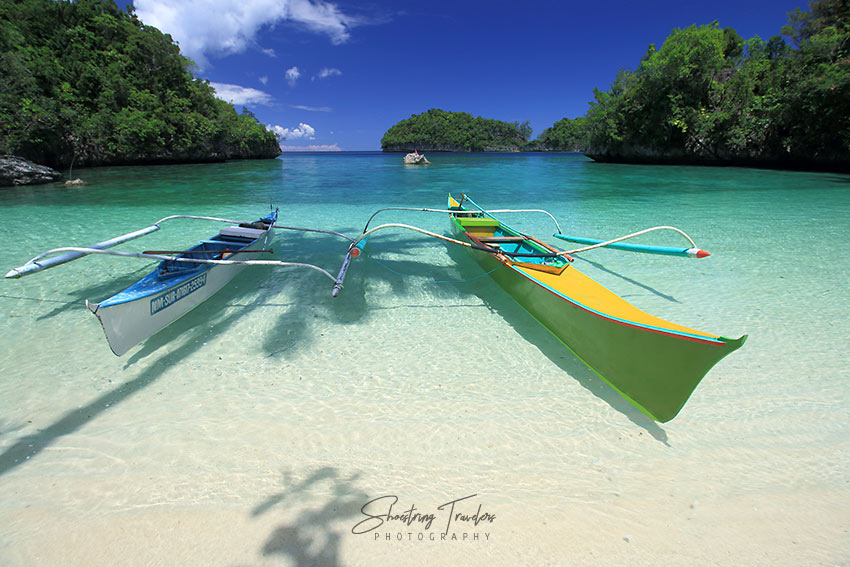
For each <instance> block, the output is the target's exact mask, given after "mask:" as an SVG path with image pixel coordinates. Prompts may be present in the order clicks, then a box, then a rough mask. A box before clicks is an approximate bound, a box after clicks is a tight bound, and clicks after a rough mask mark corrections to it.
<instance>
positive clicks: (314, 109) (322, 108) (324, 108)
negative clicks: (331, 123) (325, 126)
mask: <svg viewBox="0 0 850 567" xmlns="http://www.w3.org/2000/svg"><path fill="white" fill-rule="evenodd" d="M290 106H291V107H292V108H297V109H298V110H306V111H307V112H333V111H334V109H333V108H331V107H330V106H304V105H302V104H291V105H290Z"/></svg>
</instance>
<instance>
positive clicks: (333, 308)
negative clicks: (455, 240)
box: [0, 153, 850, 565]
mask: <svg viewBox="0 0 850 567" xmlns="http://www.w3.org/2000/svg"><path fill="white" fill-rule="evenodd" d="M429 159H431V160H432V162H433V163H432V165H430V166H426V167H405V166H403V165H402V164H401V156H399V155H383V154H372V153H367V154H323V155H309V154H288V155H286V156H284V157H283V158H282V159H278V160H271V161H256V162H232V163H225V164H212V165H209V164H208V165H186V166H158V167H126V168H103V169H89V170H78V171H75V177H76V176H80V177H83V178H84V179H86V180H87V181H88V182H89V185H88V186H87V187H83V188H73V189H66V188H64V187H61V186H59V185H47V186H35V187H27V188H4V189H3V190H2V191H0V242H2V245H3V250H4V251H5V252H4V254H3V255H2V257H3V264H4V269H3V271H4V273H5V271H7V270H8V269H11V268H13V267H15V266H19V265H21V264H23V263H24V262H26V261H27V260H28V259H30V258H31V257H33V256H35V255H36V254H37V253H39V252H41V251H43V250H46V249H48V248H52V247H57V246H68V245H83V244H89V243H94V242H99V241H101V240H105V239H107V238H110V237H113V236H115V235H118V234H122V233H125V232H129V231H131V230H135V229H138V228H142V227H144V226H148V225H149V224H151V223H152V222H154V221H156V220H158V219H160V218H162V217H165V216H168V215H171V214H178V213H179V214H197V215H209V216H219V217H226V218H237V219H245V220H251V219H254V218H257V217H258V216H260V215H261V214H264V213H265V212H266V211H267V210H268V209H269V205H270V204H274V205H275V206H279V207H281V215H280V222H281V223H282V224H288V225H295V226H311V227H319V228H327V229H332V230H337V231H341V232H345V233H349V234H352V235H354V234H356V233H359V232H360V231H361V230H362V229H363V226H364V224H365V222H366V220H367V219H368V218H369V216H370V215H371V214H372V213H373V212H374V211H375V210H377V209H378V208H381V207H387V206H412V207H422V208H426V207H428V208H430V207H434V208H441V207H443V206H444V205H445V201H446V194H447V193H449V192H452V193H459V192H467V193H469V194H470V196H472V197H473V198H474V199H475V200H476V201H477V202H478V203H479V204H481V205H482V206H485V207H488V208H542V209H547V210H549V211H550V212H551V213H552V214H553V215H554V216H555V217H556V218H557V219H558V222H559V223H560V224H561V227H562V229H563V232H565V233H569V234H578V235H584V236H591V237H599V238H612V237H615V236H620V235H622V234H626V233H629V232H633V231H636V230H640V229H643V228H646V227H649V226H656V225H675V226H677V227H679V228H681V229H683V230H685V231H686V232H687V233H689V234H690V235H691V237H693V238H694V239H695V240H696V242H697V245H698V246H700V247H701V248H704V249H706V250H708V251H710V252H711V253H712V256H711V257H709V258H707V259H703V260H689V259H680V258H670V257H657V256H646V255H638V254H631V253H625V252H617V251H610V250H599V251H594V252H589V253H586V254H584V255H582V256H581V258H579V259H578V260H576V266H577V267H578V268H579V269H580V270H582V271H584V272H585V273H587V274H588V275H590V276H591V277H593V278H595V279H597V280H598V281H600V282H602V283H603V284H605V285H606V286H608V287H609V288H610V289H612V290H613V291H615V292H617V293H618V294H620V295H621V296H623V297H625V298H626V299H628V300H629V301H631V302H632V303H634V304H635V305H637V306H638V307H640V308H642V309H644V310H646V311H648V312H650V313H652V314H655V315H658V316H660V317H663V318H665V319H668V320H671V321H674V322H677V323H681V324H684V325H688V326H691V327H694V328H697V329H700V330H705V331H708V332H712V333H716V334H722V335H727V336H739V335H741V334H745V333H746V334H749V335H750V338H749V340H748V342H747V343H746V345H745V346H744V347H743V348H742V349H741V350H740V351H738V352H735V353H733V354H732V355H730V356H729V357H728V358H727V359H725V360H723V361H722V362H721V363H720V364H718V366H716V367H715V368H714V369H713V370H712V371H711V372H710V373H709V374H708V376H707V377H706V378H705V380H704V381H703V383H702V384H701V385H700V386H699V388H697V390H696V392H695V393H694V395H693V396H692V398H691V400H690V401H689V402H688V404H687V405H686V406H685V408H684V409H683V410H682V412H681V414H680V415H679V416H678V417H677V418H676V419H675V420H673V421H672V422H670V423H667V424H663V425H660V424H656V423H654V422H652V421H650V420H648V419H647V418H645V417H644V416H643V415H642V414H640V413H639V412H637V411H636V410H634V409H633V408H631V406H629V405H628V404H627V403H625V402H623V401H622V400H621V399H620V398H619V396H618V395H617V394H616V393H614V392H613V391H612V390H611V389H610V388H609V387H608V386H606V385H605V384H604V383H602V382H601V381H600V380H598V379H597V378H596V377H595V376H594V375H593V374H592V373H591V372H589V371H588V370H587V369H586V368H584V367H583V365H582V364H581V363H580V362H579V361H577V360H576V359H575V358H574V357H573V356H572V355H571V354H569V352H566V350H565V349H564V348H563V347H562V346H561V345H560V344H559V343H558V342H557V341H556V340H555V339H554V338H552V337H551V336H550V335H549V334H548V333H547V332H546V331H545V330H543V329H542V328H540V327H539V326H538V325H537V323H536V322H535V321H533V320H532V319H531V318H530V317H529V316H528V315H527V314H526V313H525V312H524V311H523V310H522V309H521V308H519V307H518V306H517V305H516V304H515V303H514V302H513V301H512V300H511V299H510V298H509V297H507V296H506V295H505V294H504V293H503V292H502V291H501V290H500V289H499V288H498V287H497V286H495V284H493V282H491V281H490V280H489V279H488V278H487V277H481V276H482V273H481V272H480V270H478V269H477V267H476V265H475V264H474V262H472V261H471V260H469V259H468V258H466V257H465V255H464V253H463V251H457V250H454V249H451V248H449V247H448V246H447V245H445V244H443V243H440V242H437V241H435V240H431V239H428V238H425V237H423V236H420V235H417V234H415V233H412V232H406V231H401V230H395V229H387V230H384V231H381V232H379V233H377V234H375V235H374V236H372V237H371V238H370V239H369V243H368V247H367V252H368V253H367V254H366V255H365V256H364V257H361V258H359V259H358V260H356V261H355V262H354V263H353V265H352V268H351V270H350V272H349V275H348V279H347V280H346V287H345V289H344V291H343V292H342V294H341V295H340V297H338V298H336V299H333V298H332V297H331V288H332V282H331V281H330V280H328V279H326V278H324V277H323V276H321V275H320V274H317V273H316V272H312V271H308V270H303V269H302V270H297V269H277V270H276V269H271V268H256V269H253V268H252V269H251V271H246V272H243V273H242V274H240V275H239V276H238V277H237V278H236V279H234V280H233V282H232V283H231V285H229V286H228V287H226V288H225V289H224V290H223V291H222V292H220V293H219V294H218V295H216V296H215V297H213V298H212V299H210V300H209V301H208V302H206V303H205V304H204V305H203V306H202V307H200V308H198V309H197V310H195V311H194V312H192V313H190V314H189V315H187V316H186V317H184V318H183V319H181V320H179V321H178V322H176V323H174V324H173V325H172V326H170V327H169V328H167V329H166V330H164V331H162V332H161V333H159V334H157V335H155V336H154V337H152V338H151V339H149V340H147V341H146V342H144V343H142V344H141V345H139V346H138V347H136V348H135V349H132V350H131V351H130V352H129V353H128V354H127V355H125V356H124V357H121V358H117V357H114V356H113V355H112V354H111V352H110V351H109V348H108V346H107V345H106V341H105V339H104V337H103V333H102V330H101V329H100V327H99V325H98V323H97V320H96V318H95V317H93V316H92V315H91V314H90V313H89V312H88V311H87V310H86V309H85V306H84V304H83V301H84V300H85V299H91V300H101V299H104V298H106V297H109V296H110V295H112V294H114V293H116V292H118V291H120V290H121V289H123V288H124V287H126V286H127V285H129V284H130V283H132V282H133V281H135V280H137V279H139V278H140V277H141V276H143V275H144V274H145V273H147V272H148V271H149V270H150V269H151V264H150V263H148V262H145V261H141V260H135V259H123V258H122V259H118V258H110V257H88V258H85V259H82V260H79V261H76V262H74V263H72V264H68V265H65V266H61V267H57V268H55V269H53V270H49V271H46V272H43V273H41V274H37V275H33V276H30V277H26V278H22V279H20V280H4V281H3V282H2V284H0V285H1V286H2V287H0V307H2V310H3V313H4V314H5V315H6V316H5V317H3V318H2V322H0V344H2V348H0V371H1V372H2V378H0V563H2V564H4V565H31V564H44V565H52V564H59V563H62V564H80V565H83V564H85V565H92V564H104V565H105V564H114V561H110V558H115V557H123V558H124V559H126V563H128V564H140V563H154V564H174V563H175V561H176V563H180V564H221V565H232V564H266V563H268V564H275V565H277V564H281V562H282V563H283V564H298V565H303V564H317V565H319V564H334V563H339V564H344V565H370V564H375V561H376V560H385V561H399V560H400V559H401V558H402V557H404V558H406V563H408V564H418V563H417V562H421V563H422V564H426V563H431V564H433V562H435V561H436V562H437V563H440V562H443V563H445V562H454V563H456V564H484V563H489V564H505V565H512V564H520V563H528V564H547V563H552V564H564V563H569V564H577V565H581V564H588V565H593V564H599V563H608V564H613V563H622V562H625V561H630V562H633V559H634V553H636V552H637V553H638V555H639V556H640V557H642V558H646V559H645V562H646V564H659V562H664V563H666V564H683V565H684V564H688V565H702V564H705V565H717V564H725V565H741V564H747V565H758V564H766V565H767V564H770V565H777V564H787V565H800V564H812V563H818V562H820V563H823V564H830V565H831V564H840V563H841V562H842V561H845V562H846V558H847V557H848V556H850V536H848V531H847V530H848V524H847V521H846V511H847V510H848V508H850V484H848V482H850V479H848V476H847V471H848V470H850V463H848V457H847V455H848V449H850V442H848V440H850V411H849V410H850V406H848V400H850V396H848V394H850V381H848V378H850V376H849V375H848V374H850V373H848V371H847V368H846V354H845V353H846V350H847V337H848V336H850V323H848V319H847V318H846V316H845V313H846V310H847V307H848V299H850V297H848V296H850V293H848V288H847V269H846V266H845V262H844V259H845V258H846V257H847V252H846V250H845V247H846V242H847V241H848V240H849V239H850V223H848V222H847V219H848V218H850V177H848V176H846V175H836V174H825V173H805V172H779V171H762V170H751V169H738V168H729V169H716V168H692V167H636V166H626V165H622V166H620V165H601V164H594V163H592V162H589V161H588V160H586V159H585V158H583V157H582V156H578V155H571V154H562V155H558V154H555V155H538V154H518V155H499V154H494V155H440V154H435V155H433V156H429ZM506 218H507V217H506ZM382 222H399V223H409V224H414V225H417V226H420V227H422V228H425V229H428V230H432V231H435V232H438V233H442V234H446V233H447V222H446V219H445V218H444V217H443V216H442V215H438V214H426V213H412V212H386V213H382V214H381V215H379V216H378V217H377V218H376V219H375V220H374V221H373V222H372V225H371V226H376V225H378V224H380V223H382ZM510 222H511V224H513V225H514V226H515V227H516V228H519V229H521V230H524V231H526V232H530V233H532V234H535V235H538V236H541V237H543V238H544V239H546V240H549V242H552V243H553V244H556V245H557V246H559V247H564V246H570V245H569V244H568V243H561V242H560V241H557V240H554V239H552V238H550V237H549V236H550V235H551V234H552V233H553V232H554V230H555V229H554V225H553V223H552V221H551V219H549V218H548V217H545V216H543V215H537V214H517V215H511V216H510ZM217 226H218V225H215V224H213V225H211V224H209V223H206V222H200V221H188V220H187V221H170V224H169V223H166V224H164V225H163V229H162V230H160V231H158V232H156V233H154V234H152V235H150V236H148V237H145V238H144V239H142V240H138V241H134V242H131V243H128V244H125V245H123V246H122V247H120V249H122V250H133V251H140V250H146V249H156V248H159V249H175V247H180V246H188V245H191V244H194V243H195V242H197V241H198V240H200V239H202V238H204V237H206V236H209V235H210V234H212V233H213V232H214V231H215V229H216V227H217ZM636 242H643V243H648V244H660V245H671V246H673V245H682V246H684V241H682V240H681V238H680V237H677V236H675V235H672V234H665V233H659V234H657V235H648V236H643V237H640V239H638V240H636ZM577 246H578V245H576V247H577ZM346 248H347V243H346V242H345V241H344V240H341V239H338V238H335V237H332V236H329V235H318V234H304V233H286V232H283V231H281V232H278V234H277V236H276V239H275V242H274V249H275V252H276V254H275V255H276V257H277V258H278V259H281V260H290V261H303V262H310V263H313V264H317V265H320V266H322V267H324V268H326V269H327V270H328V271H330V272H331V273H334V274H335V273H336V271H337V270H338V269H339V266H340V264H341V262H342V259H343V255H344V253H345V250H346ZM382 494H395V495H397V496H398V497H399V499H400V501H399V506H401V505H403V504H404V505H405V506H406V507H405V509H406V508H407V507H409V505H410V504H411V503H414V502H415V503H416V504H417V506H418V507H419V508H428V507H431V508H436V506H437V505H439V504H442V503H444V502H447V501H449V500H451V499H453V498H458V497H461V496H466V495H469V494H477V495H478V496H477V498H478V503H481V504H482V505H483V509H485V510H486V509H492V510H495V513H496V516H497V519H496V520H495V521H494V522H492V524H491V525H489V527H488V528H487V531H488V532H490V533H491V535H492V539H491V540H488V541H486V542H485V541H472V542H468V543H466V544H457V545H454V546H453V545H451V544H450V543H449V542H439V541H436V542H433V541H429V540H428V539H427V538H426V539H425V541H424V542H420V541H416V537H415V536H414V538H413V540H412V541H408V540H407V539H405V540H403V541H395V540H393V541H385V540H379V541H375V540H374V539H372V538H369V537H367V536H363V535H356V534H352V533H351V527H352V526H353V525H354V524H356V523H357V522H358V521H360V520H361V519H363V516H362V515H361V512H360V507H361V506H362V505H363V504H365V503H366V502H367V501H368V500H369V499H370V498H372V497H376V496H380V495H382ZM473 511H474V510H473ZM476 530H477V531H478V532H482V533H483V531H484V530H482V529H481V526H478V527H476V528H472V529H467V530H466V531H468V532H470V533H472V532H474V531H476ZM400 531H401V530H400V528H398V527H394V528H393V529H392V530H391V532H392V536H393V537H395V535H394V534H395V533H396V532H400ZM403 531H404V532H405V533H407V532H409V531H413V533H414V534H416V533H418V532H421V529H419V530H418V532H417V530H413V528H409V527H408V526H404V530H403ZM92 533H103V534H104V535H105V537H102V538H94V539H92V538H91V537H90V534H92ZM388 533H389V532H388ZM405 537H407V536H405ZM151 538H154V539H156V541H157V542H159V543H158V545H157V546H151V545H150V544H149V543H147V542H148V541H149V540H150V539H151ZM482 538H483V536H482ZM411 558H412V559H411ZM172 560H175V561H172Z"/></svg>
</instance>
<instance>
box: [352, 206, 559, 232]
mask: <svg viewBox="0 0 850 567" xmlns="http://www.w3.org/2000/svg"><path fill="white" fill-rule="evenodd" d="M473 204H474V203H473ZM476 206H477V205H476ZM479 208H480V207H479ZM383 211H414V212H420V213H443V214H457V213H458V212H460V211H458V210H456V209H422V208H417V207H385V208H383V209H378V210H377V211H375V212H374V213H372V216H371V217H369V220H368V221H366V226H365V227H364V228H363V232H366V231H367V230H368V229H369V224H370V223H371V222H372V219H374V218H375V217H376V216H377V215H378V213H381V212H383ZM481 211H482V212H484V213H487V214H490V213H500V214H501V213H543V214H544V215H547V216H548V217H549V218H550V219H552V222H554V223H555V228H556V229H557V230H558V234H561V225H559V224H558V220H557V219H556V218H555V217H554V216H553V215H552V213H550V212H549V211H546V210H543V209H493V210H489V211H485V210H484V209H481Z"/></svg>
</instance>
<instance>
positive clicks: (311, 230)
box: [272, 224, 354, 242]
mask: <svg viewBox="0 0 850 567" xmlns="http://www.w3.org/2000/svg"><path fill="white" fill-rule="evenodd" d="M272 228H279V229H281V230H298V231H301V232H320V233H322V234H332V235H334V236H339V237H340V238H344V239H346V240H348V241H349V242H354V239H353V238H351V237H350V236H347V235H345V234H343V233H341V232H336V231H335V230H322V229H319V228H303V227H299V226H282V225H279V224H274V225H272Z"/></svg>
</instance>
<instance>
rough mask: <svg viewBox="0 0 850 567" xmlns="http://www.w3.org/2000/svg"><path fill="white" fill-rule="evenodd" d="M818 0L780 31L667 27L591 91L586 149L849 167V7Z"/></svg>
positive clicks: (626, 155)
mask: <svg viewBox="0 0 850 567" xmlns="http://www.w3.org/2000/svg"><path fill="white" fill-rule="evenodd" d="M848 4H850V3H848V1H847V0H820V1H816V2H812V3H811V4H810V9H811V12H802V11H800V10H797V11H796V12H794V13H792V14H791V15H790V17H789V21H790V24H789V25H788V26H786V27H785V28H783V33H784V34H786V35H788V36H789V37H791V38H792V40H793V41H794V43H795V44H796V46H797V48H796V49H792V48H789V47H788V46H787V45H786V44H785V42H784V40H783V39H782V38H781V37H779V36H774V37H772V38H771V39H770V40H769V41H767V42H765V41H763V40H761V39H760V38H758V37H753V38H752V39H749V40H747V41H744V40H743V39H742V38H741V37H740V36H739V35H738V34H737V33H736V32H735V31H734V30H732V29H730V28H726V29H720V28H719V27H718V26H717V24H716V23H715V24H711V25H708V26H699V27H697V26H691V27H689V28H686V29H683V30H682V29H677V30H673V32H672V33H671V34H670V36H669V37H668V38H667V39H666V40H665V42H664V44H663V45H662V46H661V48H660V49H658V50H656V49H655V47H654V46H650V48H649V50H648V51H647V54H646V55H645V56H644V58H643V60H642V61H641V63H640V65H639V66H638V68H637V70H635V71H628V70H623V71H621V72H620V73H619V74H618V75H617V77H616V79H615V80H614V82H613V84H612V85H611V88H610V89H609V90H608V91H607V92H602V91H598V90H597V91H594V94H595V101H594V102H592V103H591V108H590V110H589V112H588V115H587V118H588V123H587V127H588V142H589V149H588V152H587V153H588V154H589V155H591V157H594V158H595V159H601V160H612V161H630V160H635V161H660V162H663V161H674V162H692V163H747V164H756V165H758V164H764V165H773V166H783V167H812V166H814V167H827V168H838V169H841V168H845V169H847V168H850V165H848V164H850V9H848Z"/></svg>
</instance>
